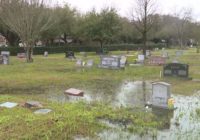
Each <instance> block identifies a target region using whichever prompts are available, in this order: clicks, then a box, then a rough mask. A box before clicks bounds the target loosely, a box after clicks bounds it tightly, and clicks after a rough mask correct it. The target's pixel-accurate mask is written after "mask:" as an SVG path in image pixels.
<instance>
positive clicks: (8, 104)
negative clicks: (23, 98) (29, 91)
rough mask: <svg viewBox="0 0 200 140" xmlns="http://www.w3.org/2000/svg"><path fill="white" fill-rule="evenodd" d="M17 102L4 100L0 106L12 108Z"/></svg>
mask: <svg viewBox="0 0 200 140" xmlns="http://www.w3.org/2000/svg"><path fill="white" fill-rule="evenodd" d="M17 105H18V104H17V103H12V102H5V103H3V104H0V107H6V108H14V107H16V106H17Z"/></svg>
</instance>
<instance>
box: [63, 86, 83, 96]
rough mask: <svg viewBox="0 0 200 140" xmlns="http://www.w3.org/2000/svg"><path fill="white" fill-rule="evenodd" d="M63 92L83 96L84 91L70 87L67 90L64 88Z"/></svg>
mask: <svg viewBox="0 0 200 140" xmlns="http://www.w3.org/2000/svg"><path fill="white" fill-rule="evenodd" d="M65 94H67V95H71V96H83V94H84V92H83V91H82V90H79V89H75V88H70V89H68V90H65Z"/></svg>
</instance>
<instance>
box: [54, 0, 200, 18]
mask: <svg viewBox="0 0 200 140" xmlns="http://www.w3.org/2000/svg"><path fill="white" fill-rule="evenodd" d="M54 1H57V2H58V4H59V5H63V4H64V3H68V4H69V5H71V6H72V7H75V8H77V9H78V10H79V11H81V12H83V13H85V12H87V11H89V10H91V9H92V8H95V9H97V10H100V9H102V8H103V7H106V6H112V7H115V8H116V9H117V11H118V13H119V14H120V15H122V16H126V17H127V16H128V15H129V14H130V10H131V9H133V3H134V0H54ZM157 1H158V2H157V5H158V6H157V7H158V11H159V12H160V13H161V14H169V13H170V14H173V13H174V12H173V11H175V9H176V10H177V11H178V10H179V9H180V8H182V7H184V8H191V9H192V13H193V19H194V20H195V19H196V20H197V19H198V20H200V8H199V6H200V0H157Z"/></svg>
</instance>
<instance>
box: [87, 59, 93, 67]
mask: <svg viewBox="0 0 200 140" xmlns="http://www.w3.org/2000/svg"><path fill="white" fill-rule="evenodd" d="M93 64H94V61H93V60H92V59H91V60H88V61H87V63H86V66H87V67H92V66H93Z"/></svg>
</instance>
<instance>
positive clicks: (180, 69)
mask: <svg viewBox="0 0 200 140" xmlns="http://www.w3.org/2000/svg"><path fill="white" fill-rule="evenodd" d="M163 75H164V76H177V77H183V78H188V76H189V65H187V64H181V63H169V64H166V65H164V66H163Z"/></svg>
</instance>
